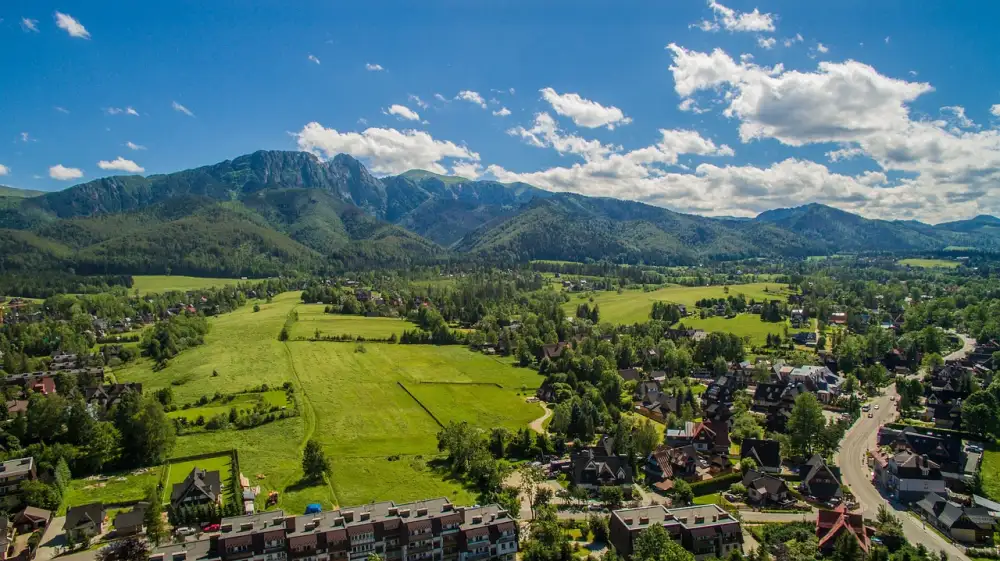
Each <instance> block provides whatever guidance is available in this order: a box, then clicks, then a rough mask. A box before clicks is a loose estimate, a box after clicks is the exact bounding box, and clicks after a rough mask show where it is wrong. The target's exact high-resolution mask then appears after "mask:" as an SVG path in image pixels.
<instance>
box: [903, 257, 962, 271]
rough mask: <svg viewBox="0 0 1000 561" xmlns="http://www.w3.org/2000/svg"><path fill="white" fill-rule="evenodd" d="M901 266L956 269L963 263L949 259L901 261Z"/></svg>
mask: <svg viewBox="0 0 1000 561" xmlns="http://www.w3.org/2000/svg"><path fill="white" fill-rule="evenodd" d="M899 264H900V265H909V266H910V267H922V268H925V269H954V268H956V267H958V266H959V265H960V264H961V263H959V262H958V261H950V260H948V259H900V260H899Z"/></svg>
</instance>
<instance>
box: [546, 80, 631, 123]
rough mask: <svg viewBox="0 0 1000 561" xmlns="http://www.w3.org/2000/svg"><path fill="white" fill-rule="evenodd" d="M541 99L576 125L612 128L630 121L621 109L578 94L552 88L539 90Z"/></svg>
mask: <svg viewBox="0 0 1000 561" xmlns="http://www.w3.org/2000/svg"><path fill="white" fill-rule="evenodd" d="M540 91H541V93H542V99H544V100H545V101H547V102H549V105H551V106H552V109H554V110H555V112H556V113H558V114H560V115H562V116H563V117H569V118H570V119H572V120H573V122H574V123H576V125H577V126H581V127H587V128H590V129H593V128H597V127H607V128H608V129H614V128H615V126H617V125H627V124H629V123H631V122H632V119H631V117H626V116H625V113H623V112H622V110H621V109H619V108H617V107H615V106H613V105H612V106H608V107H605V106H603V105H601V104H600V103H597V102H596V101H591V100H589V99H584V98H583V97H580V95H579V94H575V93H567V94H562V95H560V94H558V93H556V91H555V90H554V89H552V88H544V89H542V90H540Z"/></svg>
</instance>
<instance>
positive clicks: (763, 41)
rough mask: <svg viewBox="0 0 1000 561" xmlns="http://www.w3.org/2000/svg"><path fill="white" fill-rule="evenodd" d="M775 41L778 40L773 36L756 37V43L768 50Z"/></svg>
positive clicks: (772, 46)
mask: <svg viewBox="0 0 1000 561" xmlns="http://www.w3.org/2000/svg"><path fill="white" fill-rule="evenodd" d="M777 42H778V40H777V39H775V38H774V37H763V36H761V37H758V38H757V44H758V45H760V47H761V48H764V49H768V50H770V49H773V48H774V45H775V44H777Z"/></svg>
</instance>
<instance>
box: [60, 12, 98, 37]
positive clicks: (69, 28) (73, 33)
mask: <svg viewBox="0 0 1000 561" xmlns="http://www.w3.org/2000/svg"><path fill="white" fill-rule="evenodd" d="M55 17H56V27H58V28H59V29H62V30H64V31H65V32H66V33H69V36H70V37H76V38H78V39H90V32H89V31H87V28H85V27H84V26H83V24H81V23H80V22H79V21H77V20H76V19H74V18H73V16H71V15H69V14H64V13H62V12H56V14H55Z"/></svg>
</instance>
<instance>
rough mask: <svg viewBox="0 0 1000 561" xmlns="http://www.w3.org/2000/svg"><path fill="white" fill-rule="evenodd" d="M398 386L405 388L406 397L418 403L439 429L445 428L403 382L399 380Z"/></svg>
mask: <svg viewBox="0 0 1000 561" xmlns="http://www.w3.org/2000/svg"><path fill="white" fill-rule="evenodd" d="M396 384H398V385H399V387H401V388H403V391H404V392H406V395H408V396H410V397H412V398H413V401H416V402H417V405H419V406H420V408H421V409H423V410H424V411H426V412H427V414H428V415H430V416H431V419H434V422H435V423H437V424H438V426H439V427H441V428H444V423H442V422H441V421H440V420H439V419H438V418H437V417H436V416H434V413H431V410H430V409H428V408H427V406H426V405H424V404H423V403H422V402H421V401H420V400H419V399H417V396H415V395H413V394H412V393H410V390H408V389H406V386H404V385H403V382H400V381H398V380H397V381H396Z"/></svg>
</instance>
